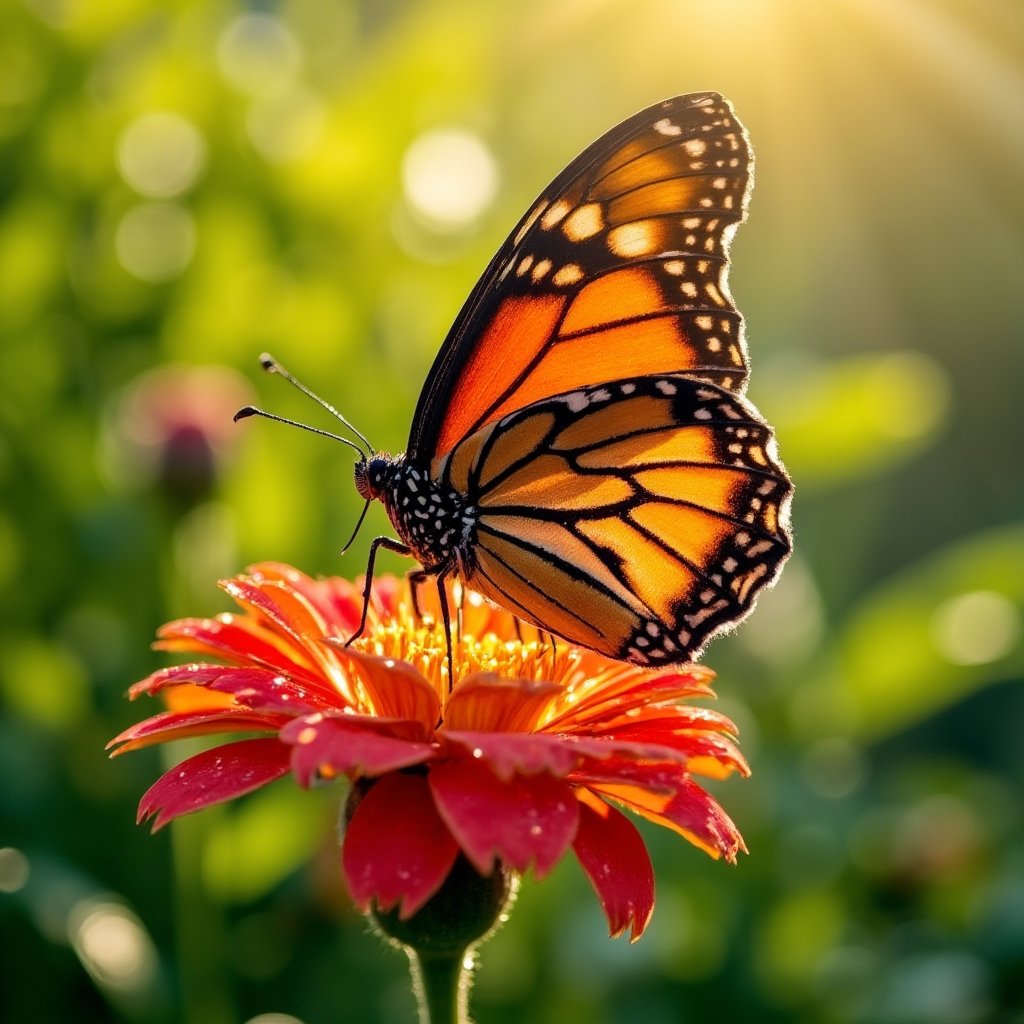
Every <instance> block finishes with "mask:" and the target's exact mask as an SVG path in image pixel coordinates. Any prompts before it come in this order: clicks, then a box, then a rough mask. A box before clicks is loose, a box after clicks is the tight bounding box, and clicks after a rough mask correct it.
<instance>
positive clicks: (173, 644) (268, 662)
mask: <svg viewBox="0 0 1024 1024" xmlns="http://www.w3.org/2000/svg"><path fill="white" fill-rule="evenodd" d="M153 646H154V647H155V648H156V649H157V650H158V651H189V652H192V653H195V654H210V655H213V656H214V657H217V658H223V659H224V660H225V661H231V662H236V663H240V664H245V665H253V664H256V665H264V666H266V667H268V668H270V669H273V670H274V671H278V672H285V673H287V674H289V675H303V676H312V677H313V678H316V669H314V668H313V665H312V662H311V661H310V659H309V657H308V655H307V653H306V652H305V651H303V650H300V649H297V648H295V647H288V648H287V649H283V648H282V647H280V646H278V645H277V644H275V643H274V642H273V634H271V633H270V632H269V631H268V630H267V629H266V628H265V627H263V626H261V625H257V624H256V623H255V622H253V621H252V620H251V619H246V618H245V617H243V616H241V615H223V616H218V617H217V618H215V619H179V620H178V621H177V622H169V623H167V625H166V626H162V627H161V628H160V629H159V630H157V641H156V643H155V644H154V645H153Z"/></svg>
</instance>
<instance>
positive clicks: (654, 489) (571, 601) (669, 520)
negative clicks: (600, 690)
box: [432, 375, 790, 664]
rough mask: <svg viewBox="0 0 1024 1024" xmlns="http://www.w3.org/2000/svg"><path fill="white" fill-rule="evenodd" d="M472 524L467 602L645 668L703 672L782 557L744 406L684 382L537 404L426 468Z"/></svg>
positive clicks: (771, 485) (770, 446) (785, 546)
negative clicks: (704, 656)
mask: <svg viewBox="0 0 1024 1024" xmlns="http://www.w3.org/2000/svg"><path fill="white" fill-rule="evenodd" d="M432 475H433V476H434V478H435V479H438V480H441V481H443V482H444V483H445V484H446V485H449V486H452V487H454V488H455V489H456V490H458V491H459V492H460V493H462V494H464V495H466V500H467V502H468V503H469V504H470V506H471V507H473V508H474V509H476V515H477V519H476V527H475V537H474V538H473V543H472V547H471V560H470V564H468V565H465V566H464V567H463V571H464V577H465V580H466V582H467V583H468V584H469V586H471V587H473V588H474V589H476V590H478V591H480V592H481V593H483V594H484V595H486V596H488V597H490V598H492V599H493V600H495V601H497V602H498V603H500V604H502V605H504V606H505V607H508V608H510V609H511V610H512V611H514V612H515V613H516V614H518V615H519V616H521V617H522V618H524V619H527V620H528V621H530V622H533V623H535V624H537V625H539V626H541V627H543V628H544V629H548V630H550V631H552V632H555V633H558V634H560V635H562V636H565V637H567V638H568V639H570V640H572V641H574V642H576V643H580V644H583V645H585V646H588V647H592V648H594V649H595V650H598V651H601V652H602V653H605V654H608V655H611V656H613V657H617V658H623V659H626V660H629V661H633V662H636V663H640V664H648V663H658V662H659V661H661V662H670V661H680V660H685V659H687V658H691V657H694V656H696V655H697V654H698V653H699V651H700V650H701V648H702V647H703V646H704V644H705V643H706V641H707V640H708V639H709V638H710V637H711V636H712V635H714V634H715V633H717V632H719V631H721V630H722V629H724V628H726V627H728V626H729V625H731V624H732V623H735V622H736V621H738V620H739V619H741V618H742V617H743V616H744V615H745V614H746V613H747V612H748V611H749V609H750V607H751V606H752V604H753V602H754V599H755V597H756V595H757V593H758V592H759V591H760V590H761V589H762V588H763V587H764V586H766V585H767V584H769V583H771V582H772V581H773V580H774V579H775V577H776V575H777V574H778V571H779V569H780V567H781V565H782V563H783V561H784V560H785V558H786V556H787V554H788V553H789V547H790V545H789V537H788V520H789V501H790V484H789V480H788V478H787V476H786V474H785V471H784V469H783V468H782V466H781V464H780V463H779V461H778V459H777V456H776V454H775V444H774V439H773V437H772V434H771V431H770V429H769V427H768V426H767V425H766V424H765V423H764V421H763V420H762V419H761V417H760V416H759V415H758V413H757V412H756V411H755V410H754V409H753V407H752V406H751V405H750V404H749V403H748V402H746V401H745V400H744V399H743V398H741V397H740V396H738V395H736V394H734V393H731V392H729V391H727V390H725V389H723V388H721V387H718V386H716V385H711V384H708V383H706V382H704V381H700V380H694V379H693V378H690V377H684V376H679V375H664V376H647V377H638V378H625V379H620V380H617V381H615V382H614V383H612V384H609V385H606V386H599V387H590V388H583V389H577V390H574V391H571V392H567V393H564V394H561V395H557V396H554V397H550V398H547V399H544V400H541V401H539V402H536V403H534V404H532V405H531V406H529V407H528V408H526V409H523V410H519V411H517V412H515V413H511V414H508V415H506V416H505V417H504V418H502V419H501V420H498V421H495V422H492V423H491V424H489V425H488V426H486V427H484V428H482V429H481V430H479V431H477V432H476V433H474V434H473V435H471V436H470V437H468V438H466V439H465V440H463V441H462V442H460V443H459V444H458V445H456V447H455V448H454V450H453V451H451V452H450V453H449V454H448V455H446V456H443V457H441V458H439V459H437V460H436V461H435V463H434V466H433V467H432Z"/></svg>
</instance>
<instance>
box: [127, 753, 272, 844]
mask: <svg viewBox="0 0 1024 1024" xmlns="http://www.w3.org/2000/svg"><path fill="white" fill-rule="evenodd" d="M290 755H291V751H290V749H289V748H288V747H287V746H285V745H284V744H283V743H281V742H280V741H279V740H278V739H277V737H274V738H272V739H257V740H241V741H239V742H237V743H229V744H227V745H226V746H222V747H215V748H214V749H213V750H207V751H204V752H203V753H202V754H196V756H195V757H190V758H189V759H188V760H187V761H182V762H181V764H179V765H178V766H177V767H176V768H172V769H171V770H170V771H169V772H167V773H166V774H164V775H162V776H161V777H160V778H159V779H157V781H156V782H155V783H153V785H152V786H150V788H149V789H148V790H147V791H146V793H145V794H144V795H143V797H142V800H141V802H140V803H139V815H138V820H139V822H143V821H145V820H146V819H147V818H151V817H153V815H154V814H155V815H156V821H154V822H153V831H154V832H155V831H156V830H157V829H159V828H163V826H164V825H166V824H167V823H168V822H169V821H173V820H174V819H175V818H179V817H181V815H183V814H189V813H190V812H191V811H198V810H199V809H200V808H202V807H209V806H210V805H211V804H218V803H222V802H223V801H225V800H231V799H233V798H234V797H236V796H242V795H243V794H245V793H250V792H252V790H254V789H259V788H260V786H265V785H266V784H267V783H268V782H273V781H274V779H279V778H280V777H281V776H282V775H287V774H288V769H289V759H290Z"/></svg>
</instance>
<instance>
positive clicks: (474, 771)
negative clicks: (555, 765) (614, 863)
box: [429, 758, 579, 878]
mask: <svg viewBox="0 0 1024 1024" xmlns="http://www.w3.org/2000/svg"><path fill="white" fill-rule="evenodd" d="M429 779H430V789H431V792H432V793H433V794H434V800H435V801H436V803H437V808H438V810H439V811H440V812H441V817H442V818H444V820H445V822H446V823H447V825H448V827H449V828H450V829H451V831H452V834H453V835H454V836H455V838H456V839H457V840H458V842H459V845H460V846H461V847H462V849H463V851H464V852H465V854H466V856H467V857H468V858H469V859H470V861H472V863H473V865H474V866H475V867H476V869H477V871H479V872H480V873H481V874H484V875H486V874H488V873H489V872H490V871H491V868H492V866H493V863H494V860H495V858H497V859H499V860H501V861H504V862H505V863H506V864H508V865H510V866H511V867H513V868H515V869H516V870H517V871H525V870H526V869H527V868H528V867H529V866H530V864H531V863H532V864H534V866H535V872H536V874H537V877H538V878H539V877H541V876H542V875H544V874H546V873H547V872H548V871H550V870H551V868H552V867H554V865H555V864H556V863H557V862H558V859H559V858H560V857H561V856H562V854H563V853H565V851H566V849H567V848H568V846H569V844H570V843H571V842H572V839H573V836H574V835H575V834H576V823H577V821H578V818H579V802H578V801H577V800H576V798H575V796H574V795H573V790H572V787H571V786H570V785H569V784H568V783H566V782H564V781H563V780H561V779H556V778H554V777H553V776H551V775H548V774H546V773H542V774H539V775H517V776H515V777H514V778H512V779H510V780H508V781H505V780H502V779H500V778H499V777H498V776H497V775H496V774H495V773H494V772H493V771H492V770H491V769H490V768H489V767H488V766H487V765H486V764H483V763H481V762H480V761H477V760H474V759H472V758H466V759H465V760H460V761H448V762H446V763H444V764H439V765H437V766H436V767H435V768H433V769H432V770H431V771H430V775H429Z"/></svg>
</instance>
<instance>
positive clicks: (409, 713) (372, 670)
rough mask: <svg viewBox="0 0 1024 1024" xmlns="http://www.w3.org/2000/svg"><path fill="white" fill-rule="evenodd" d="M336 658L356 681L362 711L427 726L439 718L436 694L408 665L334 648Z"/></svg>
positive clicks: (439, 709)
mask: <svg viewBox="0 0 1024 1024" xmlns="http://www.w3.org/2000/svg"><path fill="white" fill-rule="evenodd" d="M332 646H333V645H332ZM337 654H338V657H339V658H341V659H342V660H343V661H345V662H347V664H348V666H349V668H350V669H351V672H352V674H353V675H355V676H357V677H358V684H359V688H360V697H361V698H362V702H365V703H366V704H367V705H368V706H367V707H365V710H366V711H368V712H370V713H372V714H374V715H379V716H381V717H383V718H409V719H413V720H414V721H417V722H422V723H424V724H426V725H430V726H432V725H434V724H435V723H436V722H437V721H438V719H439V718H440V717H441V700H440V698H439V697H438V696H437V692H436V691H435V689H434V687H433V686H431V685H430V683H429V682H427V680H426V679H424V678H423V676H421V675H420V673H419V672H417V671H416V669H414V668H413V667H412V665H410V664H408V662H404V661H396V660H394V659H393V658H381V657H378V656H377V655H375V654H361V653H360V652H359V651H353V650H352V649H351V648H350V647H348V648H344V647H342V648H337Z"/></svg>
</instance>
